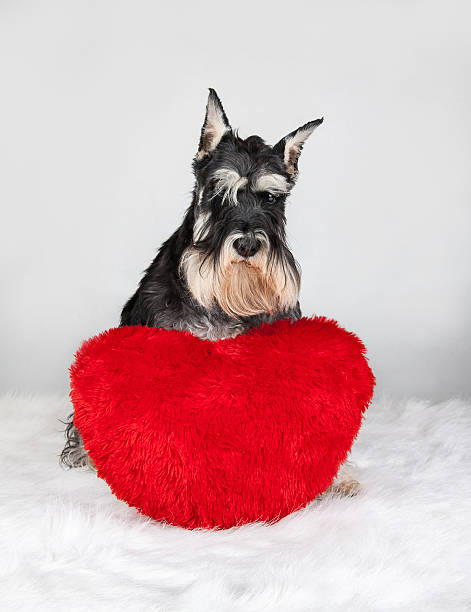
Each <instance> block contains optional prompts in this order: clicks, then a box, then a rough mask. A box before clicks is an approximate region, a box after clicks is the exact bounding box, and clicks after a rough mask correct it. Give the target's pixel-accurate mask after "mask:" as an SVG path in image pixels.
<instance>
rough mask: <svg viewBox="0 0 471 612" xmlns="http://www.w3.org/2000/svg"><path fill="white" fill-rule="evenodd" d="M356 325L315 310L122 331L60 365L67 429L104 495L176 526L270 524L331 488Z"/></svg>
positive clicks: (356, 403)
mask: <svg viewBox="0 0 471 612" xmlns="http://www.w3.org/2000/svg"><path fill="white" fill-rule="evenodd" d="M364 352H365V348H364V346H363V344H362V343H361V341H360V340H359V339H358V338H357V337H356V336H355V335H354V334H351V333H349V332H347V331H345V330H344V329H342V328H340V327H339V326H338V325H337V323H335V322H334V321H329V320H327V319H325V318H322V317H316V318H314V319H306V318H304V319H300V320H299V321H296V322H294V323H293V322H291V321H288V320H284V321H277V322H276V323H273V324H271V325H264V326H262V327H261V328H259V329H254V330H252V331H250V332H249V333H247V334H244V335H241V336H238V337H236V338H229V339H227V340H220V341H218V342H210V341H205V340H200V339H199V338H196V337H194V336H192V335H191V334H189V333H187V332H178V331H167V330H162V329H155V328H148V327H122V328H118V329H111V330H109V331H107V332H104V333H102V334H100V335H99V336H96V337H95V338H92V339H91V340H88V341H87V342H85V343H84V344H83V345H82V347H81V349H80V350H79V351H78V353H77V355H76V361H75V363H74V364H73V365H72V367H71V386H72V391H71V397H72V401H73V404H74V408H75V418H74V421H75V425H76V426H77V428H78V429H79V431H80V433H81V435H82V437H83V440H84V443H85V448H86V449H87V450H88V453H89V455H90V457H91V459H92V460H93V462H94V463H95V466H96V468H97V471H98V476H99V477H100V478H103V479H104V480H106V482H107V483H108V484H109V486H110V487H111V489H112V491H113V493H114V494H115V495H116V496H117V497H118V498H120V499H122V500H125V501H126V502H127V503H128V504H130V505H132V506H135V507H136V508H138V509H139V510H140V511H141V512H143V513H145V514H148V515H149V516H151V517H154V518H155V519H158V520H165V521H167V522H168V523H172V524H174V525H181V526H182V527H189V528H195V527H207V528H210V527H220V528H221V527H222V528H226V527H232V526H234V525H240V524H243V523H248V522H252V521H273V520H277V519H280V518H282V517H283V516H285V515H287V514H289V513H290V512H293V511H294V510H297V509H299V508H302V507H303V506H305V505H306V504H307V503H308V502H310V501H312V500H313V499H314V498H315V497H316V496H317V495H319V494H320V493H321V492H323V491H324V490H325V489H327V487H328V486H329V485H330V484H331V482H332V480H333V478H334V477H335V475H336V473H337V471H338V468H339V465H340V464H341V463H342V462H343V461H344V460H345V458H346V456H347V453H348V451H349V450H350V447H351V445H352V443H353V440H354V438H355V436H356V435H357V432H358V429H359V427H360V424H361V420H362V414H363V412H364V410H365V409H366V407H367V406H368V403H369V402H370V399H371V396H372V393H373V387H374V377H373V374H372V372H371V370H370V368H369V367H368V364H367V361H366V358H365V356H364Z"/></svg>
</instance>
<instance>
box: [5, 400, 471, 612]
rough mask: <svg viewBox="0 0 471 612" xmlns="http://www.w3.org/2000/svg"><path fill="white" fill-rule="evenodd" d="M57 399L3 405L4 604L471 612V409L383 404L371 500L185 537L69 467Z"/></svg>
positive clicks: (369, 433) (371, 452)
mask: <svg viewBox="0 0 471 612" xmlns="http://www.w3.org/2000/svg"><path fill="white" fill-rule="evenodd" d="M69 410H70V407H69V405H68V402H67V400H66V399H64V398H58V397H45V396H37V397H30V396H29V397H24V396H4V397H3V398H1V399H0V415H1V423H0V436H1V449H0V450H1V467H2V482H1V487H0V495H1V508H0V536H1V550H0V564H1V576H0V591H1V592H0V601H1V604H0V608H1V610H3V611H6V610H14V611H18V610H46V611H48V612H53V611H55V610H58V611H61V612H63V611H64V610H87V611H90V610H93V611H94V610H113V611H116V610H126V611H128V612H131V611H132V612H135V611H138V610H155V611H169V612H170V611H172V612H173V611H179V612H180V611H181V612H184V611H217V612H223V611H226V610H227V611H243V612H250V611H255V610H276V611H285V610H286V611H287V612H297V611H299V612H301V611H303V612H304V611H313V610H321V611H326V610H328V611H337V610H338V611H342V612H343V611H346V610H348V611H349V612H350V611H355V610H359V611H362V612H367V611H369V610H374V611H377V610H386V611H394V610H407V611H414V612H416V611H422V610H424V611H427V612H430V611H434V610H440V611H446V612H452V611H455V610H469V609H470V606H471V577H470V567H471V544H470V536H471V496H470V490H471V487H470V482H471V470H470V463H469V460H470V455H471V450H470V449H471V412H470V405H469V404H466V403H465V402H463V401H458V400H453V401H449V402H444V403H441V404H437V405H433V404H430V403H426V402H423V401H416V400H409V401H404V402H391V401H387V400H381V401H379V400H376V402H375V403H374V405H373V406H372V407H371V408H370V410H369V412H368V416H367V418H366V420H365V423H364V425H363V428H362V430H361V433H360V436H359V438H358V440H357V442H356V443H355V446H354V449H353V452H352V460H353V461H354V462H355V463H356V464H357V466H358V468H359V475H360V480H361V483H362V485H363V492H362V493H361V494H360V495H359V496H358V497H356V498H351V499H346V498H325V499H322V500H318V501H316V502H314V503H312V504H311V505H310V506H309V507H308V508H306V509H305V510H303V511H301V512H298V513H296V514H293V515H291V516H289V517H287V518H285V519H284V520H283V521H281V522H280V523H278V524H276V525H274V526H264V525H251V526H245V527H242V528H239V529H233V530H230V531H220V532H204V531H193V532H192V531H185V530H183V529H179V528H175V527H168V526H164V525H161V524H158V523H155V522H153V521H151V520H147V519H146V518H145V517H143V516H140V515H139V514H138V513H137V512H136V511H134V510H132V509H130V508H128V507H127V506H126V505H125V504H124V503H122V502H119V501H117V500H116V499H115V498H114V497H113V495H112V494H111V493H110V492H109V490H108V487H107V485H106V484H105V483H104V482H102V481H100V480H99V479H97V477H96V476H95V474H93V473H90V472H79V471H71V472H66V471H63V470H62V469H61V468H60V467H59V465H58V461H57V455H58V453H59V451H60V449H61V444H62V433H61V428H62V426H61V424H60V423H59V421H58V419H59V418H64V417H65V415H66V414H67V412H68V411H69Z"/></svg>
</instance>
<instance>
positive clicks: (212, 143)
mask: <svg viewBox="0 0 471 612" xmlns="http://www.w3.org/2000/svg"><path fill="white" fill-rule="evenodd" d="M230 129H231V126H230V125H229V121H228V120H227V117H226V113H225V112H224V109H223V107H222V104H221V100H220V99H219V98H218V95H217V93H216V92H215V91H214V89H210V90H209V97H208V104H207V105H206V116H205V118H204V123H203V127H202V128H201V137H200V144H199V146H198V153H197V154H196V159H198V160H199V159H203V158H204V157H206V155H210V154H211V153H212V152H213V151H214V149H215V148H216V147H217V146H218V144H219V143H220V142H221V139H222V137H223V136H224V134H225V133H226V132H228V131H229V130H230Z"/></svg>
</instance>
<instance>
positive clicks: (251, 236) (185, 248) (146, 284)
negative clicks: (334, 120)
mask: <svg viewBox="0 0 471 612" xmlns="http://www.w3.org/2000/svg"><path fill="white" fill-rule="evenodd" d="M322 121H323V119H316V120H314V121H310V122H308V123H306V124H305V125H303V126H301V127H300V128H298V129H297V130H294V131H293V132H291V133H290V134H288V135H287V136H285V137H284V138H282V139H281V140H280V141H279V142H278V143H277V144H276V145H274V146H273V147H272V146H269V145H267V144H266V143H265V142H264V141H263V140H262V139H261V138H260V137H259V136H250V137H248V138H246V139H245V140H244V139H242V138H240V137H239V136H238V134H237V133H236V132H234V131H233V130H232V129H231V126H230V125H229V121H228V119H227V116H226V113H225V112H224V109H223V107H222V104H221V101H220V100H219V98H218V96H217V94H216V92H215V91H214V90H213V89H210V93H209V98H208V103H207V107H206V115H205V119H204V123H203V127H202V129H201V137H200V141H199V147H198V152H197V154H196V156H195V158H194V160H193V171H194V175H195V179H196V180H195V187H194V190H193V197H192V202H191V205H190V207H189V208H188V210H187V212H186V214H185V217H184V219H183V222H182V224H181V226H180V227H179V228H178V229H177V230H176V231H175V233H174V234H173V235H172V236H171V237H170V238H169V239H168V240H167V241H166V242H164V244H163V245H162V247H161V248H160V250H159V252H158V254H157V256H156V258H155V259H154V261H153V262H152V263H151V265H150V266H149V268H148V269H147V270H146V272H145V274H144V276H143V278H142V280H141V282H140V284H139V287H138V289H137V291H136V292H135V293H134V295H133V296H132V297H131V298H130V299H129V300H128V302H127V303H126V304H125V306H124V308H123V311H122V314H121V323H120V324H121V326H124V325H146V326H149V327H162V328H165V329H177V330H186V331H189V332H191V333H192V334H194V335H196V336H199V337H200V338H203V339H208V340H219V339H221V338H227V337H232V336H236V335H238V334H241V333H244V332H246V331H247V330H249V329H250V328H252V327H258V326H259V325H260V324H261V323H263V322H271V321H275V320H277V319H284V318H290V319H298V318H299V317H300V316H301V310H300V307H299V302H298V296H299V289H300V270H299V267H298V265H297V263H296V260H295V259H294V257H293V254H292V253H291V251H290V249H289V247H288V245H287V242H286V232H285V225H286V217H285V206H286V199H287V197H288V196H289V194H290V192H291V189H292V188H293V186H294V184H295V182H296V178H297V176H298V159H299V156H300V154H301V150H302V148H303V145H304V143H305V142H306V140H307V138H308V137H309V136H310V135H311V134H312V132H313V131H314V130H315V129H316V128H317V127H318V126H319V125H320V124H321V123H322ZM66 438H67V442H66V445H65V448H64V450H63V451H62V454H61V461H62V463H63V464H65V465H67V466H69V467H80V466H83V467H85V466H88V467H93V466H92V465H91V462H90V460H89V458H88V456H87V454H86V451H85V449H84V447H83V443H82V440H81V437H80V434H79V432H78V431H77V429H76V428H75V427H74V424H73V415H71V417H70V420H69V423H68V425H67V429H66ZM344 480H345V479H344ZM346 480H347V481H348V482H345V483H344V484H345V485H347V487H348V486H351V488H352V491H353V489H355V483H356V481H354V480H353V479H351V478H350V476H348V477H347V479H346ZM348 483H350V484H348ZM335 486H337V487H338V486H339V482H337V483H334V485H333V487H335ZM352 491H350V490H346V492H347V493H351V492H352Z"/></svg>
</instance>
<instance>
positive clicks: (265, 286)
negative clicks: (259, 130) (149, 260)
mask: <svg viewBox="0 0 471 612" xmlns="http://www.w3.org/2000/svg"><path fill="white" fill-rule="evenodd" d="M321 123H322V119H317V120H315V121H311V122H309V123H306V124H305V125H303V126H302V127H300V128H299V129H297V130H295V131H294V132H291V133H290V134H288V136H285V137H284V138H282V139H281V140H280V141H279V142H278V143H277V144H276V145H275V146H273V147H271V146H269V145H267V144H265V142H264V141H263V140H262V139H261V138H260V137H259V136H250V137H249V138H247V139H245V140H243V139H241V138H239V136H238V135H237V133H235V132H233V130H232V129H231V127H230V125H229V122H228V120H227V117H226V114H225V112H224V109H223V107H222V104H221V102H220V100H219V98H218V96H217V94H216V92H215V91H214V90H210V93H209V98H208V104H207V108H206V116H205V120H204V124H203V128H202V130H201V138H200V143H199V148H198V152H197V154H196V157H195V159H194V162H193V169H194V173H195V177H196V186H195V193H194V200H193V205H192V213H193V242H192V244H191V246H190V247H189V248H187V249H186V250H185V252H184V253H183V256H182V260H181V270H182V274H183V275H184V278H185V280H186V282H187V285H188V288H189V289H190V291H191V293H192V295H193V297H194V298H195V299H196V300H197V301H198V302H199V303H200V304H202V305H203V306H205V307H206V308H211V307H212V306H213V305H214V303H215V302H217V303H218V304H219V306H220V307H221V308H222V309H223V310H224V311H225V312H226V313H227V314H228V315H230V316H231V317H236V318H238V317H247V316H251V315H255V314H261V313H270V314H274V313H276V312H283V311H288V310H289V309H291V308H293V307H295V305H296V303H297V301H298V295H299V287H300V273H299V269H298V266H297V264H296V261H295V259H294V257H293V255H292V253H291V251H290V250H289V248H288V246H287V244H286V234H285V223H286V218H285V204H286V198H287V197H288V195H289V193H290V191H291V189H292V187H293V185H294V183H295V181H296V177H297V172H298V159H299V155H300V153H301V150H302V147H303V144H304V142H305V141H306V139H307V138H308V137H309V136H310V135H311V134H312V132H313V131H314V129H315V128H316V127H317V126H318V125H320V124H321Z"/></svg>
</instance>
